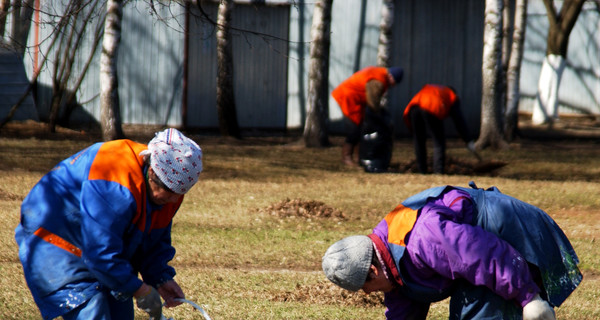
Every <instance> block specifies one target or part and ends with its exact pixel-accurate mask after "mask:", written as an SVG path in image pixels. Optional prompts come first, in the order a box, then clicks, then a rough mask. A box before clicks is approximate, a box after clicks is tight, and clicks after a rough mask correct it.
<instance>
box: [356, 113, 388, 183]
mask: <svg viewBox="0 0 600 320" xmlns="http://www.w3.org/2000/svg"><path fill="white" fill-rule="evenodd" d="M393 131H394V126H393V122H392V119H391V115H390V114H389V112H388V111H387V110H386V109H381V110H380V111H379V112H374V111H372V110H371V109H370V108H366V112H365V119H364V121H363V125H362V128H361V136H360V144H359V163H360V165H361V166H362V167H363V168H364V169H365V171H366V172H371V173H378V172H386V171H387V170H388V168H389V166H390V161H391V159H392V148H393V143H394V139H393V134H394V132H393Z"/></svg>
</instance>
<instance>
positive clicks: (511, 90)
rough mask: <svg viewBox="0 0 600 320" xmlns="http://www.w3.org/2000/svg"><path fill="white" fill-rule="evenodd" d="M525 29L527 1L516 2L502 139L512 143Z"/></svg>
mask: <svg viewBox="0 0 600 320" xmlns="http://www.w3.org/2000/svg"><path fill="white" fill-rule="evenodd" d="M526 27H527V0H516V2H515V18H514V28H513V35H512V48H511V53H510V59H509V61H508V69H507V71H506V112H505V117H504V138H505V139H506V140H508V141H513V140H514V139H515V137H516V135H517V130H518V125H519V91H520V84H519V79H520V77H521V61H522V60H523V43H524V42H525V29H526Z"/></svg>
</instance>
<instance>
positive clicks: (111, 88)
mask: <svg viewBox="0 0 600 320" xmlns="http://www.w3.org/2000/svg"><path fill="white" fill-rule="evenodd" d="M106 10H107V14H106V20H105V23H104V39H103V41H102V53H101V54H100V108H101V118H100V126H101V127H102V138H103V139H104V141H109V140H115V139H121V138H123V137H124V134H123V129H122V128H121V111H120V105H119V82H118V77H117V52H118V49H119V42H120V41H121V19H122V18H123V1H122V0H108V1H107V2H106Z"/></svg>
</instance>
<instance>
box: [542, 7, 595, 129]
mask: <svg viewBox="0 0 600 320" xmlns="http://www.w3.org/2000/svg"><path fill="white" fill-rule="evenodd" d="M584 2H585V0H565V1H564V2H563V5H562V8H561V9H560V12H558V13H557V12H556V7H555V6H554V2H553V0H544V5H545V6H546V11H547V13H548V14H547V16H548V22H549V28H548V41H547V46H548V47H547V49H546V58H545V59H544V63H543V65H542V71H541V72H540V78H539V82H538V92H537V96H536V100H535V104H534V106H533V115H532V119H531V120H532V121H533V123H534V124H543V123H552V122H554V121H555V120H557V119H558V88H559V86H560V80H561V77H562V73H563V71H564V69H565V66H566V59H567V47H568V44H569V35H570V34H571V31H572V30H573V27H574V26H575V22H577V17H579V13H580V12H581V8H582V7H583V3H584Z"/></svg>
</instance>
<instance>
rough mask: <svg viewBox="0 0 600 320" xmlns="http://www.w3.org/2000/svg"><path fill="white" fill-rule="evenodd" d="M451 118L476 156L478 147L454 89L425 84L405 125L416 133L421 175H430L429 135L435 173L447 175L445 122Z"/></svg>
mask: <svg viewBox="0 0 600 320" xmlns="http://www.w3.org/2000/svg"><path fill="white" fill-rule="evenodd" d="M447 117H451V118H452V120H453V122H454V126H455V127H456V131H458V134H459V135H460V137H461V138H462V139H463V140H464V141H465V143H466V144H467V149H469V151H471V152H473V153H475V144H474V141H473V138H472V137H471V134H470V132H469V129H468V127H467V124H466V121H465V118H464V116H463V114H462V112H461V110H460V99H459V97H458V95H457V94H456V91H454V89H453V88H451V87H448V86H443V85H438V84H426V85H424V86H423V88H421V91H419V92H418V93H417V94H416V95H415V96H414V97H413V98H412V100H410V102H409V103H408V105H407V106H406V109H404V116H403V118H404V122H405V123H406V125H407V126H408V129H409V130H410V131H411V132H412V134H413V142H414V148H415V156H416V158H417V166H418V169H419V172H421V173H427V145H426V139H427V133H429V134H430V135H431V137H432V139H433V172H434V173H440V174H441V173H444V165H445V161H446V136H445V134H444V119H445V118H447Z"/></svg>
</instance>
